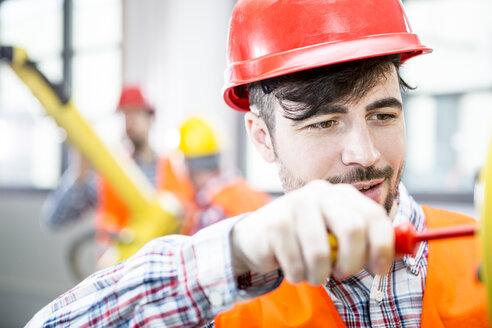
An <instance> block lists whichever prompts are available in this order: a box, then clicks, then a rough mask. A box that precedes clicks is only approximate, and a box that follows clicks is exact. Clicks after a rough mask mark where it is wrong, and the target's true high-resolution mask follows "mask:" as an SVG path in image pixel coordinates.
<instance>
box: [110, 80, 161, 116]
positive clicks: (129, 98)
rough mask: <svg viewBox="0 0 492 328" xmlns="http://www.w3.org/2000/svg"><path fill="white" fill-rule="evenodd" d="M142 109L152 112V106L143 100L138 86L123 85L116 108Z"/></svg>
mask: <svg viewBox="0 0 492 328" xmlns="http://www.w3.org/2000/svg"><path fill="white" fill-rule="evenodd" d="M130 108H131V109H144V110H147V111H149V112H150V113H152V114H153V113H154V108H153V107H152V106H151V105H150V104H149V103H148V102H147V101H146V100H145V98H144V97H143V95H142V92H141V91H140V88H138V87H133V86H126V87H123V90H122V91H121V96H120V101H119V102H118V107H117V110H125V109H130Z"/></svg>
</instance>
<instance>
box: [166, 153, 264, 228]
mask: <svg viewBox="0 0 492 328" xmlns="http://www.w3.org/2000/svg"><path fill="white" fill-rule="evenodd" d="M159 166H160V169H159V172H160V174H161V176H160V178H159V179H158V180H159V181H158V184H159V187H160V188H161V189H163V190H167V191H170V192H172V193H174V195H176V196H177V197H178V198H179V200H180V201H181V203H182V204H183V206H184V208H185V213H186V214H185V218H184V220H183V224H182V228H181V233H182V234H184V235H192V234H194V233H195V232H197V230H198V228H199V225H200V218H201V214H202V210H204V209H203V208H202V206H200V205H199V204H197V203H196V200H195V196H196V191H195V188H194V186H193V183H192V182H191V180H190V179H189V177H188V174H187V172H186V165H185V158H184V156H183V155H182V154H181V153H180V152H171V153H170V154H169V155H168V156H167V157H166V158H165V159H164V160H163V161H161V162H160V163H159ZM205 193H206V195H205V196H204V198H206V199H207V201H208V204H207V205H213V206H216V207H219V208H220V209H221V210H222V212H223V213H224V219H225V218H229V217H233V216H236V215H239V214H242V213H246V212H251V211H255V210H257V209H258V208H260V207H262V206H264V205H266V204H267V203H268V202H269V201H270V196H269V195H268V194H267V193H264V192H260V191H257V190H254V189H252V188H251V187H250V186H249V185H248V183H247V182H246V180H244V179H243V178H241V177H236V178H235V179H232V180H227V181H225V183H223V184H218V185H216V186H214V187H213V188H209V189H207V190H206V192H205Z"/></svg>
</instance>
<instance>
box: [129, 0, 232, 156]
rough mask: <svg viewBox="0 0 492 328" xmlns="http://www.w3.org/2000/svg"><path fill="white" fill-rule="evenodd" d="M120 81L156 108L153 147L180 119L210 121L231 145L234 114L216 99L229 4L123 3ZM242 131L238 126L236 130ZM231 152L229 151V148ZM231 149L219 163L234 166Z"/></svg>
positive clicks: (225, 0)
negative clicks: (136, 88)
mask: <svg viewBox="0 0 492 328" xmlns="http://www.w3.org/2000/svg"><path fill="white" fill-rule="evenodd" d="M123 4H124V6H123V15H124V20H123V21H124V29H123V53H124V55H123V81H124V82H126V83H138V84H140V85H142V86H143V88H144V89H145V90H146V91H147V95H148V97H149V98H150V99H151V100H152V101H153V102H154V104H155V105H156V108H157V110H158V114H157V119H156V129H155V131H154V135H153V137H154V139H153V141H154V142H153V143H154V145H155V146H156V148H158V149H159V150H162V147H163V144H164V142H163V140H164V138H165V133H166V131H167V129H169V128H171V127H175V126H176V125H178V124H179V123H180V122H181V121H182V120H183V119H184V118H185V117H186V115H190V114H195V113H201V114H203V115H206V116H207V117H210V118H211V120H212V121H213V122H212V123H215V124H217V125H218V128H219V129H220V130H221V131H222V134H223V135H224V136H226V137H225V138H224V139H225V140H226V142H227V144H228V145H229V146H234V145H235V144H236V140H235V139H234V138H235V137H236V134H237V132H236V128H235V127H236V126H237V125H236V124H235V122H237V118H238V114H237V113H234V112H233V111H232V110H230V109H229V108H228V107H227V106H226V105H225V103H224V101H223V100H222V93H221V89H222V85H223V81H224V80H223V72H224V69H225V62H226V59H225V53H226V38H227V27H228V21H229V16H230V14H231V11H232V7H233V5H234V1H233V0H214V1H203V0H145V1H142V0H124V2H123ZM241 128H242V126H241ZM229 148H231V147H229ZM234 159H235V155H234V153H233V152H232V151H229V152H228V153H227V156H226V158H225V160H224V162H225V163H226V164H227V165H236V164H237V163H235V161H234Z"/></svg>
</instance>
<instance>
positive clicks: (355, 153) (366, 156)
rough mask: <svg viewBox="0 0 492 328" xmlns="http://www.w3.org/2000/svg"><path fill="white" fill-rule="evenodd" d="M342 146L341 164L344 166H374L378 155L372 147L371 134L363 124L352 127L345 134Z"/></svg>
mask: <svg viewBox="0 0 492 328" xmlns="http://www.w3.org/2000/svg"><path fill="white" fill-rule="evenodd" d="M343 143H344V144H343V145H342V149H343V150H342V162H343V164H344V165H354V164H355V165H360V166H363V167H369V166H372V165H374V164H375V163H376V162H377V161H378V159H379V157H380V155H381V154H380V153H379V151H378V149H377V148H376V146H375V145H374V141H373V138H372V136H371V133H370V131H369V129H368V127H367V125H365V124H361V125H357V126H353V127H352V128H351V129H350V130H349V131H348V133H347V135H346V138H345V139H344V140H343Z"/></svg>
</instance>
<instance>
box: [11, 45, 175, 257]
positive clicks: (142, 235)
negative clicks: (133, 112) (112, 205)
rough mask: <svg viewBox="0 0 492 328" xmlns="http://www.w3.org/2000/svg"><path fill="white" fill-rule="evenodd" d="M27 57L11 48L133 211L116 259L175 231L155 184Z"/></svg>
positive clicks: (51, 110) (48, 106) (34, 87)
mask: <svg viewBox="0 0 492 328" xmlns="http://www.w3.org/2000/svg"><path fill="white" fill-rule="evenodd" d="M28 59H29V58H28V56H27V53H26V52H25V51H24V50H23V49H20V48H13V56H12V61H11V62H10V65H11V67H12V69H13V70H14V72H15V73H16V74H17V75H18V76H19V78H20V79H21V80H22V81H23V82H24V83H25V84H26V85H27V86H28V87H29V89H30V90H31V92H32V93H33V95H34V96H35V97H36V98H37V99H38V100H39V102H40V103H41V105H43V107H44V108H45V110H46V112H47V113H48V114H49V115H51V116H52V117H53V118H54V119H55V121H56V122H57V124H58V125H59V126H60V127H62V128H63V129H64V130H65V131H66V133H67V137H68V138H69V140H70V141H71V142H72V143H73V144H74V145H75V146H76V147H77V148H78V149H79V150H80V152H81V153H82V154H83V155H84V156H85V157H87V158H88V159H89V160H90V161H91V162H92V164H93V166H94V167H95V169H96V170H97V171H98V172H100V173H101V174H102V175H103V176H104V177H105V178H106V179H108V180H109V182H110V183H111V184H112V185H113V187H114V188H115V189H116V190H117V191H118V193H119V195H120V196H121V198H122V199H123V200H124V201H125V203H126V204H127V205H128V207H129V209H130V211H131V213H132V220H131V225H130V229H131V230H132V231H133V235H132V238H130V241H127V242H119V245H118V247H119V251H120V254H119V259H120V260H121V259H125V258H127V257H129V256H131V255H132V254H133V253H134V252H135V251H136V250H138V249H139V248H140V247H141V246H142V245H143V244H145V243H146V242H147V241H149V240H151V239H153V238H155V237H158V236H162V235H166V234H171V233H175V232H177V230H178V228H179V223H178V220H177V219H176V213H175V211H173V209H171V210H165V209H164V208H163V206H162V204H163V202H162V200H160V199H158V197H157V193H156V191H155V189H154V187H153V186H152V185H151V184H150V183H149V182H148V180H147V179H146V178H145V176H144V175H143V173H142V171H141V170H140V169H139V168H138V166H137V165H136V164H135V162H134V161H133V160H132V159H131V158H130V156H129V155H128V154H125V153H123V152H121V153H116V152H114V151H113V152H112V151H110V149H109V148H108V147H107V146H106V145H105V144H104V143H103V141H102V140H101V139H100V138H99V136H98V135H97V134H96V133H95V131H94V130H93V129H92V127H91V126H90V125H89V124H88V123H87V121H86V120H85V119H84V118H83V117H82V116H81V115H80V113H79V112H78V111H77V109H76V108H75V106H74V105H73V103H72V102H71V101H70V100H69V101H68V102H66V103H63V102H62V100H61V99H60V97H59V96H58V94H57V93H56V92H55V90H54V89H53V87H52V85H50V84H49V82H48V81H47V80H46V78H44V76H42V75H41V73H40V72H39V71H38V70H37V69H35V68H34V67H33V66H32V65H30V64H29V62H28ZM168 203H172V202H168ZM173 206H174V207H175V206H176V204H173ZM170 212H172V213H170Z"/></svg>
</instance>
